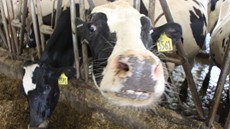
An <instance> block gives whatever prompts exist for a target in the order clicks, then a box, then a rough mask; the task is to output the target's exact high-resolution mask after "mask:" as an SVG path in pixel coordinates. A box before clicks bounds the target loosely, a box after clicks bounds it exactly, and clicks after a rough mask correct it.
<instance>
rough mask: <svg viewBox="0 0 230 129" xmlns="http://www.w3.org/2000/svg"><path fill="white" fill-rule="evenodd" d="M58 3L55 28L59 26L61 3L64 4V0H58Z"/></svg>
mask: <svg viewBox="0 0 230 129" xmlns="http://www.w3.org/2000/svg"><path fill="white" fill-rule="evenodd" d="M57 1H58V3H57V9H56V18H55V25H54V28H56V26H57V24H58V23H57V22H58V18H59V17H60V15H61V5H62V0H57Z"/></svg>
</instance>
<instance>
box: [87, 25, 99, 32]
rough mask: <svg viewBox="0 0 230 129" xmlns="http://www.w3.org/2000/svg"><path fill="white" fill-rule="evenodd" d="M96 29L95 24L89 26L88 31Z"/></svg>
mask: <svg viewBox="0 0 230 129" xmlns="http://www.w3.org/2000/svg"><path fill="white" fill-rule="evenodd" d="M96 30H97V27H96V26H95V25H91V26H90V27H89V31H90V32H95V31H96Z"/></svg>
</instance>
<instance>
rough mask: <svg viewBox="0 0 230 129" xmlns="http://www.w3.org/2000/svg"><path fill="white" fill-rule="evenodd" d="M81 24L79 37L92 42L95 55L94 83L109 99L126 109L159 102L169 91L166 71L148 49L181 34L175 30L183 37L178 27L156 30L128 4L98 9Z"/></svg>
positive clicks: (80, 22)
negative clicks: (163, 37)
mask: <svg viewBox="0 0 230 129" xmlns="http://www.w3.org/2000/svg"><path fill="white" fill-rule="evenodd" d="M77 23H78V26H77V27H78V33H79V34H78V36H80V37H81V39H82V40H86V41H88V43H89V47H90V49H91V53H92V55H93V79H94V82H95V84H96V86H97V87H98V89H99V90H100V91H101V93H102V94H103V95H104V96H105V97H106V98H108V99H109V100H110V101H111V102H113V103H116V104H118V105H124V106H127V105H129V106H147V105H150V104H155V103H156V101H158V100H159V97H160V96H161V95H162V94H163V92H164V88H165V80H164V73H163V67H162V64H161V61H160V59H159V58H158V57H157V56H156V55H154V54H153V53H152V52H151V51H149V50H148V49H150V48H152V47H153V45H154V44H155V43H154V42H153V41H156V38H159V36H160V34H161V33H164V32H166V31H167V32H166V33H167V34H169V35H170V33H169V32H172V33H173V32H176V33H178V32H177V30H176V29H175V28H174V27H177V28H179V31H180V32H179V33H180V36H181V28H180V26H179V25H178V24H175V23H173V27H171V26H164V27H159V28H152V24H151V21H150V20H149V18H148V17H146V16H144V15H142V14H140V13H139V12H138V11H137V10H135V9H133V7H132V6H130V5H129V4H128V3H126V2H124V1H117V2H113V3H110V4H107V5H103V6H98V7H96V8H94V10H93V11H92V13H91V16H90V18H89V21H88V22H82V21H78V22H77ZM171 24H172V23H171ZM174 25H175V26H174ZM159 29H160V30H159ZM152 36H153V37H154V39H153V38H152ZM180 36H179V37H177V39H178V38H180ZM171 37H174V35H173V34H172V35H171ZM173 40H174V39H173Z"/></svg>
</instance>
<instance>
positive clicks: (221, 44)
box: [206, 0, 230, 101]
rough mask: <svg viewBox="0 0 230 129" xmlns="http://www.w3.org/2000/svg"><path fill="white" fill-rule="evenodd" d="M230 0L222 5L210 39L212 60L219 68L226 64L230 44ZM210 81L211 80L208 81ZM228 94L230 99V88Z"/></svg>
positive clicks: (229, 99)
mask: <svg viewBox="0 0 230 129" xmlns="http://www.w3.org/2000/svg"><path fill="white" fill-rule="evenodd" d="M229 11H230V1H229V0H227V1H225V2H224V3H223V4H222V5H221V10H220V15H219V19H218V21H217V24H216V26H215V28H214V29H213V31H212V34H211V40H210V55H211V58H212V61H213V62H214V64H215V65H217V66H218V67H219V68H222V67H223V65H224V57H225V53H226V52H228V44H229V43H230V39H229V38H230V27H229V24H230V17H229V16H230V14H229ZM211 68H212V66H210V68H209V72H208V74H207V75H206V76H207V77H209V76H210V72H211ZM208 82H209V81H208ZM227 94H228V98H227V99H228V101H230V97H229V96H230V88H229V92H228V93H227Z"/></svg>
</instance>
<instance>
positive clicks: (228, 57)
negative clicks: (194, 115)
mask: <svg viewBox="0 0 230 129" xmlns="http://www.w3.org/2000/svg"><path fill="white" fill-rule="evenodd" d="M229 38H230V36H229ZM229 44H230V41H229V42H228V45H227V50H226V52H225V54H224V59H223V62H222V63H223V66H222V68H221V72H220V76H219V79H218V82H217V88H216V91H215V95H214V98H213V102H212V106H211V111H210V112H209V116H208V121H207V125H208V127H211V126H212V124H213V122H214V118H215V115H216V112H217V109H218V106H219V102H220V98H221V94H222V92H223V90H224V83H225V81H226V77H227V75H228V74H229V71H230V47H229V46H230V45H229ZM229 121H230V113H229V115H228V120H227V122H226V125H225V129H229V128H230V122H229Z"/></svg>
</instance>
